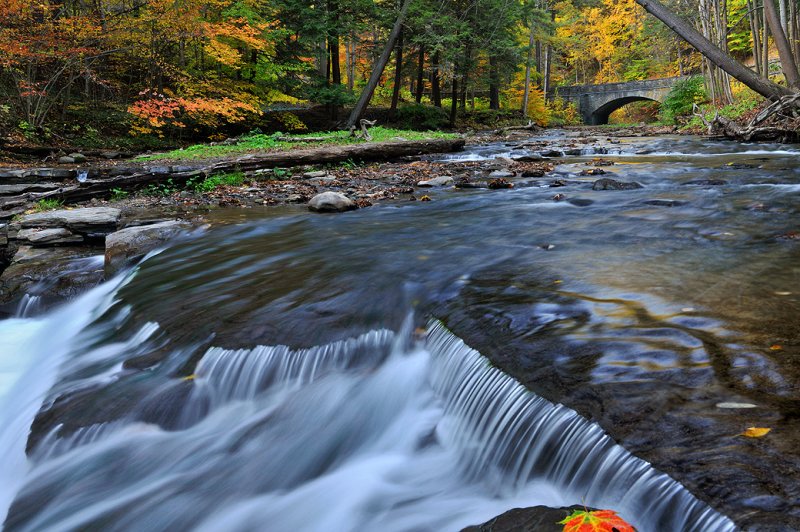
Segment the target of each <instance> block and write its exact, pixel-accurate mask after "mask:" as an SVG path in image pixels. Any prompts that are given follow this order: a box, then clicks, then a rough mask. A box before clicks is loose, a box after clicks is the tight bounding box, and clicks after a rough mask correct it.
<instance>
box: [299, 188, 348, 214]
mask: <svg viewBox="0 0 800 532" xmlns="http://www.w3.org/2000/svg"><path fill="white" fill-rule="evenodd" d="M357 208H358V205H356V203H355V202H354V201H353V200H351V199H350V198H348V197H347V196H345V195H344V194H340V193H338V192H323V193H321V194H317V195H316V196H314V197H313V198H311V200H310V201H309V202H308V209H309V210H311V211H314V212H345V211H352V210H353V209H357Z"/></svg>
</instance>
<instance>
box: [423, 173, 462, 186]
mask: <svg viewBox="0 0 800 532" xmlns="http://www.w3.org/2000/svg"><path fill="white" fill-rule="evenodd" d="M454 182H455V180H454V179H453V178H452V177H450V176H449V175H440V176H437V177H434V178H433V179H428V180H425V181H420V182H419V183H417V186H418V187H447V186H450V185H452V184H453V183H454Z"/></svg>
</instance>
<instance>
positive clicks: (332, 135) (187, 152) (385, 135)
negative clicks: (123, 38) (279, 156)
mask: <svg viewBox="0 0 800 532" xmlns="http://www.w3.org/2000/svg"><path fill="white" fill-rule="evenodd" d="M369 132H370V135H372V140H373V142H386V141H392V140H396V139H397V138H398V137H399V138H403V139H405V140H428V139H449V138H456V137H457V135H455V134H452V133H443V132H439V131H425V132H421V131H409V130H404V129H392V128H386V127H380V126H379V127H373V128H371V129H370V130H369ZM285 136H286V135H285V134H283V133H275V134H273V135H264V134H262V133H257V134H250V135H246V136H244V137H241V138H240V139H239V141H238V142H237V143H236V144H220V145H215V146H212V145H210V144H195V145H194V146H189V147H188V148H183V149H180V150H174V151H170V152H166V153H156V154H153V155H145V156H141V157H138V159H139V160H141V161H156V160H162V159H205V158H210V157H224V156H226V155H238V154H243V153H251V152H258V151H281V150H290V149H296V148H311V147H314V146H323V145H331V144H354V143H358V142H363V141H361V140H356V139H354V138H352V137H350V133H349V132H347V131H328V132H324V133H307V134H302V135H291V137H292V138H296V139H303V138H309V137H313V138H317V137H322V138H324V140H321V141H319V142H302V141H300V142H292V141H287V140H279V138H280V137H285Z"/></svg>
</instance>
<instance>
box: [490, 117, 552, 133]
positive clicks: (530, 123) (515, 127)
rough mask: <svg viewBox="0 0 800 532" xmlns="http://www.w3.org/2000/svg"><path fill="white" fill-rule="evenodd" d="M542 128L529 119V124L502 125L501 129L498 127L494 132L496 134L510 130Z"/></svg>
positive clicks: (535, 129)
mask: <svg viewBox="0 0 800 532" xmlns="http://www.w3.org/2000/svg"><path fill="white" fill-rule="evenodd" d="M540 129H541V128H540V127H539V126H537V125H536V124H534V123H533V121H532V120H528V123H527V125H524V126H508V127H501V128H500V129H496V130H495V131H494V132H495V134H496V135H500V134H502V133H508V132H509V131H539V130H540Z"/></svg>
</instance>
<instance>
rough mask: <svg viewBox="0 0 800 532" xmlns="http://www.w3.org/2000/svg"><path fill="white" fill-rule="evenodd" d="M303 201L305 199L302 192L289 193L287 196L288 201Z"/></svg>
mask: <svg viewBox="0 0 800 532" xmlns="http://www.w3.org/2000/svg"><path fill="white" fill-rule="evenodd" d="M301 201H303V196H301V195H300V194H289V195H288V196H286V202H287V203H300V202H301Z"/></svg>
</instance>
